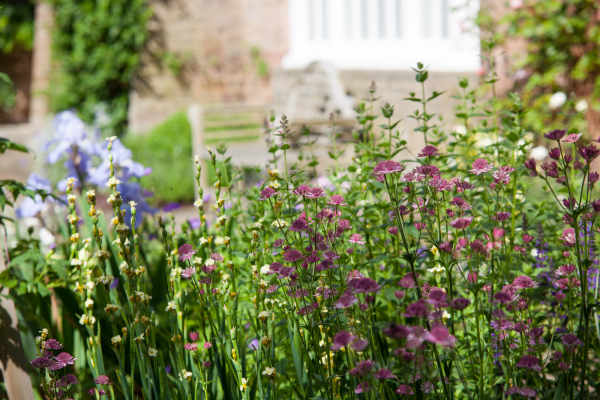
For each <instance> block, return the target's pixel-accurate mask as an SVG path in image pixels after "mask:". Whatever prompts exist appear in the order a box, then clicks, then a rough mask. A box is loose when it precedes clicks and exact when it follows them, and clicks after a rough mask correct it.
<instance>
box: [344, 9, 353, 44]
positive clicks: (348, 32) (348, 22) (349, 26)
mask: <svg viewBox="0 0 600 400" xmlns="http://www.w3.org/2000/svg"><path fill="white" fill-rule="evenodd" d="M344 11H345V13H346V37H347V38H348V39H351V38H352V0H346V9H345V10H344Z"/></svg>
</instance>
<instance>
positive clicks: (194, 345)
mask: <svg viewBox="0 0 600 400" xmlns="http://www.w3.org/2000/svg"><path fill="white" fill-rule="evenodd" d="M183 348H184V349H186V350H189V351H196V350H198V344H197V343H186V344H184V345H183Z"/></svg>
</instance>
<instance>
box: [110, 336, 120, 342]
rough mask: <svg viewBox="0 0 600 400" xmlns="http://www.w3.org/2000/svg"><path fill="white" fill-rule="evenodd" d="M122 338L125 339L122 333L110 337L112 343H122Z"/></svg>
mask: <svg viewBox="0 0 600 400" xmlns="http://www.w3.org/2000/svg"><path fill="white" fill-rule="evenodd" d="M122 340H123V339H121V335H117V336H113V338H112V339H110V341H111V342H112V344H121V341H122Z"/></svg>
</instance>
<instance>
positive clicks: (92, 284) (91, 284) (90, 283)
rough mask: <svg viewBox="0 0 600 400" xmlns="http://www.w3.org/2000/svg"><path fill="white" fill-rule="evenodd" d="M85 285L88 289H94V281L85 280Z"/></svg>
mask: <svg viewBox="0 0 600 400" xmlns="http://www.w3.org/2000/svg"><path fill="white" fill-rule="evenodd" d="M85 287H87V288H88V290H94V282H92V281H87V282H86V283H85Z"/></svg>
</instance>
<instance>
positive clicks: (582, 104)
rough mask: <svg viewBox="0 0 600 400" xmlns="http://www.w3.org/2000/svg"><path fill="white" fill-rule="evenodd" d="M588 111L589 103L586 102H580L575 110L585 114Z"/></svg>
mask: <svg viewBox="0 0 600 400" xmlns="http://www.w3.org/2000/svg"><path fill="white" fill-rule="evenodd" d="M587 109H588V102H587V101H585V100H579V101H578V102H577V104H575V110H576V111H577V112H583V111H586V110H587Z"/></svg>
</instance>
